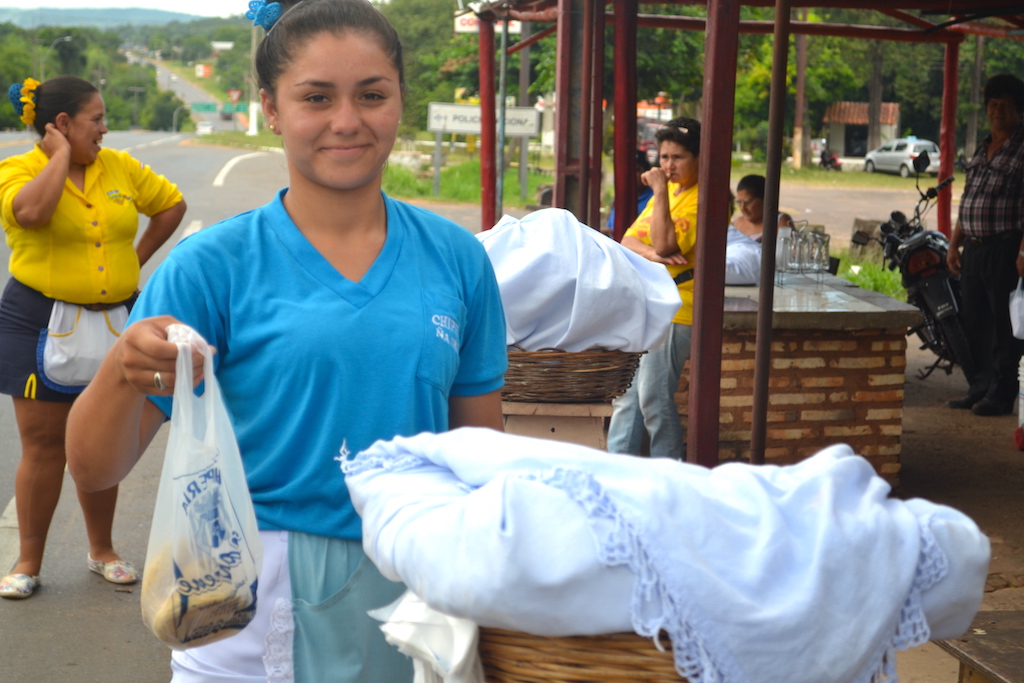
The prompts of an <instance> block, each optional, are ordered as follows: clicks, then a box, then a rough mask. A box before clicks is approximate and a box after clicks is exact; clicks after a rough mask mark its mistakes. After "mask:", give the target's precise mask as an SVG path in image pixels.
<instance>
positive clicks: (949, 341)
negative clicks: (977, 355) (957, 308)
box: [939, 315, 974, 380]
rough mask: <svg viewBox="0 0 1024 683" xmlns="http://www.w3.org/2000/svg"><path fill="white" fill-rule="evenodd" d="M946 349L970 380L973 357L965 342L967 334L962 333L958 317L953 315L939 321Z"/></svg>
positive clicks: (972, 374)
mask: <svg viewBox="0 0 1024 683" xmlns="http://www.w3.org/2000/svg"><path fill="white" fill-rule="evenodd" d="M939 325H940V328H939V329H940V330H941V332H942V337H943V340H944V341H945V345H946V351H947V353H948V354H949V355H950V356H951V358H950V359H949V360H951V361H953V362H954V363H956V364H957V365H959V366H960V368H961V369H962V370H963V371H964V375H965V376H966V377H967V378H968V380H970V378H972V377H974V359H973V358H972V357H971V347H970V345H968V343H967V335H966V334H964V328H963V325H961V324H960V318H958V317H957V316H955V315H953V316H950V317H948V318H945V319H944V320H940V321H939Z"/></svg>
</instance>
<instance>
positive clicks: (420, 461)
mask: <svg viewBox="0 0 1024 683" xmlns="http://www.w3.org/2000/svg"><path fill="white" fill-rule="evenodd" d="M422 465H428V466H431V467H437V465H434V463H432V462H430V461H429V460H427V459H426V458H421V457H420V456H418V455H412V454H411V453H407V454H403V455H401V456H399V457H397V458H396V457H393V456H391V455H366V451H363V452H361V453H356V456H355V457H354V458H352V459H351V460H342V462H341V471H342V473H343V474H345V475H346V476H349V475H352V476H354V475H357V474H363V473H364V472H369V471H370V470H387V471H390V472H401V471H402V470H408V469H413V468H415V467H420V466H422Z"/></svg>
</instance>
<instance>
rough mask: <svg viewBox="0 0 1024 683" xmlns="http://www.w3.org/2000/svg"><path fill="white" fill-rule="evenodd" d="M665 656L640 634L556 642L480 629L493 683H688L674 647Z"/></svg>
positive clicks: (668, 646)
mask: <svg viewBox="0 0 1024 683" xmlns="http://www.w3.org/2000/svg"><path fill="white" fill-rule="evenodd" d="M662 645H663V647H664V648H665V651H664V652H661V651H659V650H658V648H656V647H655V646H654V643H652V642H651V640H650V639H648V638H641V637H640V636H638V635H636V634H635V633H614V634H611V635H606V636H572V637H563V638H552V637H546V636H533V635H530V634H528V633H517V632H513V631H503V630H500V629H493V628H481V629H480V659H481V660H482V661H483V665H484V678H485V679H486V680H487V681H488V683H580V682H581V681H590V682H591V683H635V682H636V681H646V682H648V683H680V682H683V683H685V681H686V679H685V678H682V677H681V676H680V675H679V674H678V673H677V672H676V668H675V664H674V663H673V658H672V647H671V643H669V642H668V640H667V639H666V638H665V637H664V634H662Z"/></svg>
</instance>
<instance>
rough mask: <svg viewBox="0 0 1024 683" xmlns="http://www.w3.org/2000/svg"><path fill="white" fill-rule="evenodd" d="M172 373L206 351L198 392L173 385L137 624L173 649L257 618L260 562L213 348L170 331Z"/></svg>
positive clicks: (191, 334)
mask: <svg viewBox="0 0 1024 683" xmlns="http://www.w3.org/2000/svg"><path fill="white" fill-rule="evenodd" d="M167 336H168V340H169V341H171V342H174V343H176V344H177V345H178V359H177V364H176V368H175V375H176V377H179V378H187V377H192V376H193V373H192V349H193V348H194V349H196V350H199V351H201V352H202V354H203V358H204V361H203V368H204V369H203V375H204V383H205V392H204V393H203V395H202V396H201V397H199V396H196V395H195V393H194V392H193V390H192V385H191V383H190V382H187V381H179V382H175V387H174V403H173V411H172V417H171V429H170V434H169V436H168V441H167V453H166V455H165V456H164V466H163V471H162V473H161V476H160V488H159V490H158V492H157V498H156V505H155V508H154V512H153V524H152V527H151V529H150V536H149V547H148V550H147V553H146V566H145V571H144V572H143V581H142V618H143V621H144V622H145V623H146V626H148V627H149V629H150V630H151V631H153V633H154V635H156V637H157V638H159V639H160V640H161V641H163V642H164V643H165V644H166V645H168V646H169V647H171V648H173V649H175V650H184V649H188V648H191V647H196V646H198V645H206V644H208V643H211V642H214V641H216V640H220V639H222V638H226V637H228V636H231V635H233V634H235V633H237V632H239V631H240V630H242V629H243V628H245V626H246V625H247V624H248V623H249V622H250V621H251V620H252V618H253V615H254V614H255V612H256V586H257V583H258V579H259V570H260V567H261V566H262V563H263V548H262V545H261V543H260V537H259V529H258V527H257V525H256V515H255V513H254V511H253V506H252V499H251V497H250V495H249V488H248V486H247V484H246V480H245V472H244V470H243V467H242V458H241V455H240V453H239V451H238V444H237V442H236V440H235V435H234V431H233V430H232V428H231V422H230V419H229V417H228V414H227V410H226V409H225V407H224V402H223V400H222V399H221V394H220V387H219V385H218V384H217V379H216V377H215V376H214V373H213V352H212V350H211V349H210V347H209V345H208V344H207V343H206V341H205V340H204V339H203V338H202V337H200V336H199V334H198V333H197V332H196V331H195V330H193V329H191V328H190V327H187V326H185V325H170V326H169V327H168V328H167Z"/></svg>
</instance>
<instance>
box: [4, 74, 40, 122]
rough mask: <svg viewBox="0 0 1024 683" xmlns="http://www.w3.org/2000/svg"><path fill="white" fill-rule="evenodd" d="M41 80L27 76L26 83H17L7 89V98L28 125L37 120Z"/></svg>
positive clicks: (15, 111)
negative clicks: (37, 98)
mask: <svg viewBox="0 0 1024 683" xmlns="http://www.w3.org/2000/svg"><path fill="white" fill-rule="evenodd" d="M38 87H39V81H37V80H36V79H34V78H26V79H25V82H24V83H15V84H14V85H12V86H11V87H10V88H8V89H7V99H9V100H10V101H11V104H12V105H14V113H15V114H17V115H18V116H19V117H20V118H21V122H22V123H24V124H25V125H26V126H31V125H32V124H33V123H35V121H36V88H38Z"/></svg>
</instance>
